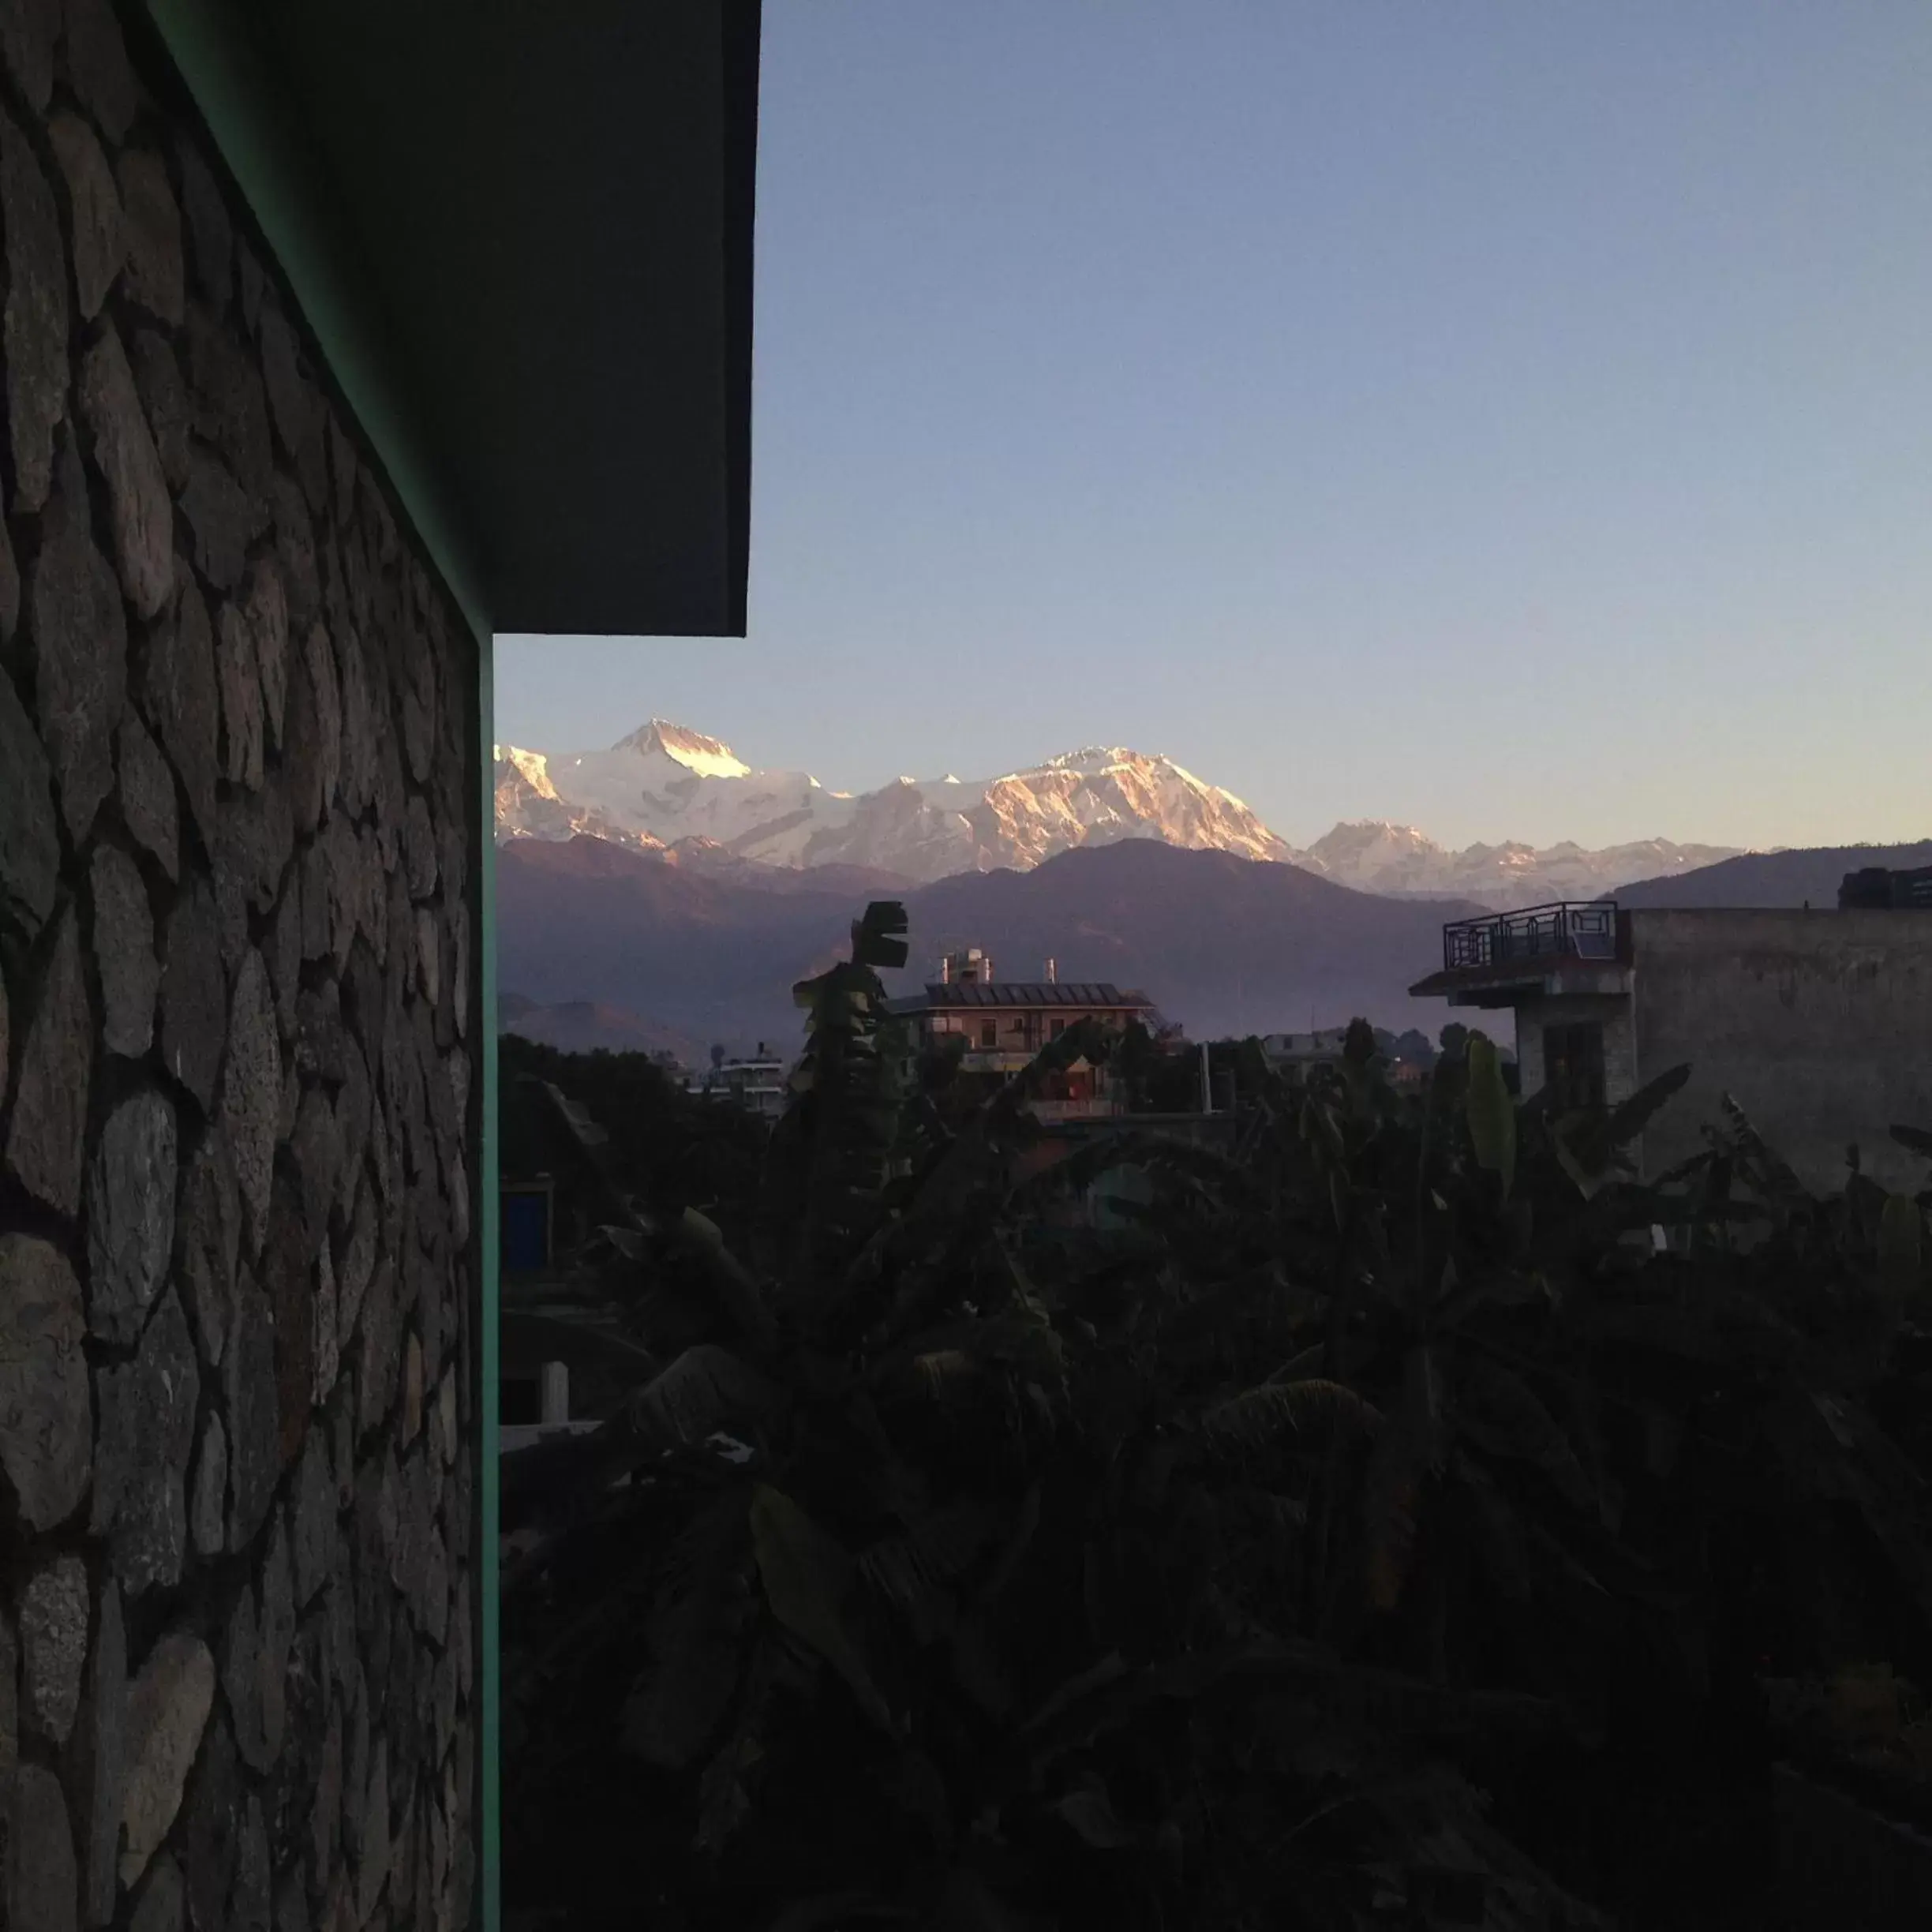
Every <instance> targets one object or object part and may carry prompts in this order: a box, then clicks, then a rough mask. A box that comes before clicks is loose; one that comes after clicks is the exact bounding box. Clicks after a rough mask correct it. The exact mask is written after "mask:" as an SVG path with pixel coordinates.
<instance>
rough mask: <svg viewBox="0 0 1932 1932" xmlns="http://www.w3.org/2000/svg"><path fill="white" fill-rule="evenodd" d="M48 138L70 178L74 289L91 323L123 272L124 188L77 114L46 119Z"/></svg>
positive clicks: (55, 157) (63, 170)
mask: <svg viewBox="0 0 1932 1932" xmlns="http://www.w3.org/2000/svg"><path fill="white" fill-rule="evenodd" d="M47 140H48V142H49V144H51V146H52V148H53V150H54V159H55V160H56V161H58V163H60V170H61V173H62V174H63V175H65V176H66V180H67V204H68V206H69V208H72V209H73V270H74V287H75V292H76V294H77V296H78V298H79V300H80V313H81V316H82V317H83V318H84V320H88V321H90V322H91V321H92V320H93V319H94V317H95V316H97V315H99V313H100V310H101V304H102V303H103V302H104V301H106V300H107V291H108V290H109V289H110V288H111V287H112V286H114V277H115V276H116V275H118V274H119V273H120V272H121V262H122V254H123V252H124V244H123V242H122V230H121V195H120V191H119V189H117V188H116V186H115V185H114V170H113V169H111V168H110V167H108V165H107V156H106V155H104V154H103V153H102V152H101V145H100V143H99V140H96V139H95V135H94V130H93V129H92V128H91V127H89V126H88V124H87V123H86V122H84V121H83V120H82V119H81V118H80V116H79V115H78V114H55V115H54V117H53V118H52V119H51V120H50V121H49V122H48V123H47Z"/></svg>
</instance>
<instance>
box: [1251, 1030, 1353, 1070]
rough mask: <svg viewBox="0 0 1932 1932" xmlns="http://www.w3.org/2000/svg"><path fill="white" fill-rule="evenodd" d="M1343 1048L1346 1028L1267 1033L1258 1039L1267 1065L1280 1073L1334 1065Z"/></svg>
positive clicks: (1338, 1060)
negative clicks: (1267, 1062) (1307, 1031)
mask: <svg viewBox="0 0 1932 1932" xmlns="http://www.w3.org/2000/svg"><path fill="white" fill-rule="evenodd" d="M1347 1045H1348V1028H1346V1027H1322V1028H1318V1029H1317V1030H1316V1032H1312V1033H1267V1034H1264V1035H1263V1036H1262V1039H1261V1050H1262V1052H1263V1053H1264V1054H1266V1055H1267V1059H1268V1061H1269V1064H1270V1065H1272V1066H1275V1067H1276V1068H1278V1069H1279V1070H1280V1071H1281V1072H1282V1073H1306V1072H1307V1071H1308V1069H1309V1068H1310V1067H1318V1066H1335V1065H1339V1063H1340V1061H1341V1059H1342V1051H1343V1049H1344V1048H1346V1046H1347Z"/></svg>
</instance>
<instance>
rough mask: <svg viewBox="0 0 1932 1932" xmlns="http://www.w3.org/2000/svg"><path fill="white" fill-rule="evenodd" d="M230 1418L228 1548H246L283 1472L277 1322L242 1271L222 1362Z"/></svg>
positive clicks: (223, 1383)
mask: <svg viewBox="0 0 1932 1932" xmlns="http://www.w3.org/2000/svg"><path fill="white" fill-rule="evenodd" d="M222 1385H223V1400H224V1402H225V1405H226V1408H227V1422H228V1493H229V1504H230V1509H231V1511H232V1512H233V1514H232V1515H231V1516H230V1520H229V1526H228V1547H229V1548H230V1550H241V1549H245V1548H247V1547H248V1545H249V1544H250V1543H252V1542H253V1541H254V1540H255V1533H256V1531H257V1530H258V1529H260V1527H261V1526H262V1521H263V1518H264V1517H266V1516H267V1515H268V1504H269V1502H270V1500H271V1498H272V1497H273V1496H274V1494H275V1481H276V1479H277V1477H279V1475H280V1473H281V1457H280V1454H279V1433H280V1423H281V1414H280V1409H279V1403H278V1400H277V1396H276V1391H275V1324H274V1321H273V1319H272V1318H271V1315H270V1312H269V1305H268V1297H267V1296H265V1295H264V1294H263V1293H262V1292H261V1290H260V1289H259V1288H257V1287H256V1286H255V1284H254V1282H253V1280H251V1279H249V1275H248V1274H247V1271H245V1270H244V1271H243V1272H242V1274H241V1278H240V1279H239V1280H238V1282H237V1283H236V1289H235V1300H234V1323H233V1325H232V1327H231V1329H230V1334H229V1337H228V1347H227V1353H226V1354H225V1355H224V1357H223V1361H222Z"/></svg>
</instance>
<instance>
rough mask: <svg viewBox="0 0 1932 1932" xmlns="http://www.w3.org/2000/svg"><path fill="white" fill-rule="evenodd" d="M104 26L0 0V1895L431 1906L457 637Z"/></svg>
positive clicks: (453, 1572) (470, 1474) (249, 257)
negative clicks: (1, 423) (0, 279)
mask: <svg viewBox="0 0 1932 1932" xmlns="http://www.w3.org/2000/svg"><path fill="white" fill-rule="evenodd" d="M146 44H147V43H145V42H141V41H139V40H137V39H133V38H124V35H123V32H122V27H121V25H120V24H119V23H118V19H117V16H116V14H115V13H114V10H113V9H112V8H111V6H110V5H109V4H108V0H65V4H64V5H63V4H62V0H0V229H3V230H4V249H3V254H4V272H5V293H4V305H3V309H0V363H3V365H4V369H3V373H4V389H5V398H4V400H5V410H6V419H5V429H4V434H3V435H0V481H3V483H4V490H5V518H4V523H3V524H0V1794H4V1801H3V1802H0V1871H3V1872H4V1877H3V1878H0V1899H4V1900H6V1903H7V1905H8V1907H9V1912H8V1914H7V1915H6V1917H7V1919H8V1922H9V1923H10V1924H11V1925H12V1926H14V1927H17V1928H21V1932H28V1929H31V1932H65V1928H68V1927H71V1926H107V1925H110V1924H111V1925H117V1926H136V1927H138V1928H140V1932H177V1929H178V1928H181V1927H183V1926H195V1927H198V1928H202V1929H203V1932H210V1929H212V1928H214V1927H216V1926H223V1927H228V1926H234V1927H238V1928H239V1927H263V1928H266V1927H268V1926H270V1925H271V1924H272V1925H273V1926H275V1927H276V1928H277V1932H290V1929H291V1928H307V1927H309V1926H315V1927H318V1928H328V1932H338V1929H339V1928H344V1927H352V1926H353V1927H360V1926H369V1925H379V1926H404V1925H408V1926H432V1925H433V1926H458V1925H461V1924H463V1923H466V1922H467V1920H468V1919H469V1916H470V1902H471V1898H472V1893H473V1877H472V1856H471V1840H472V1833H471V1823H470V1822H471V1816H472V1792H473V1791H474V1787H475V1774H476V1765H475V1756H474V1754H475V1727H474V1722H473V1717H472V1713H473V1712H474V1709H475V1708H476V1705H475V1698H476V1687H477V1672H478V1658H477V1640H476V1631H477V1612H478V1609H479V1605H478V1603H477V1599H476V1594H475V1592H474V1589H473V1587H472V1583H471V1576H472V1574H473V1565H472V1554H473V1549H474V1515H475V1503H474V1494H475V1483H476V1475H477V1465H476V1462H475V1456H474V1444H475V1443H476V1440H477V1432H476V1430H475V1428H474V1423H473V1416H474V1397H473V1378H474V1361H473V1354H472V1339H473V1322H472V1314H471V1311H472V1309H473V1307H474V1299H473V1297H474V1293H475V1290H476V1285H477V1256H476V1252H475V1244H474V1241H473V1239H472V1234H471V1220H472V1205H473V1201H472V1193H473V1185H474V1169H473V1166H472V1165H471V1163H472V1162H473V1159H474V1148H475V1146H476V1136H477V1126H476V1119H477V1106H478V1104H479V1103H480V1099H481V1096H480V1094H479V1093H478V1091H477V1085H478V1083H477V1080H476V1079H475V1078H474V1074H473V1071H472V1068H473V1061H472V1058H471V1053H472V1047H473V1043H474V1042H476V1041H477V1039H478V1038H479V1037H480V1034H479V1026H478V1020H477V985H476V979H477V975H475V974H474V972H473V971H472V964H471V962H472V960H473V957H474V948H475V945H476V943H477V936H476V929H475V927H474V889H475V882H476V878H477V871H476V867H475V864H474V859H475V856H476V852H475V847H474V837H475V826H476V811H475V800H476V799H477V792H478V782H479V777H480V773H479V771H478V768H477V744H478V733H477V728H476V719H475V716H474V705H475V702H476V691H477V676H476V670H477V665H476V658H475V648H474V643H473V642H471V640H470V636H469V633H468V632H467V631H466V629H465V627H464V626H463V624H462V620H460V618H459V616H458V613H457V612H456V611H455V608H454V607H453V605H451V601H450V600H449V598H448V597H447V594H446V593H445V592H444V590H443V588H442V587H441V586H440V583H439V582H438V581H437V579H436V577H435V576H434V575H432V572H431V571H429V569H428V568H426V567H425V564H424V563H423V561H422V560H421V555H420V553H419V551H418V549H417V546H416V545H415V544H414V540H413V538H412V537H411V534H410V532H409V530H407V529H406V528H405V527H404V526H402V523H401V522H399V518H398V515H397V514H396V511H395V507H394V506H393V504H392V503H391V500H390V498H389V496H388V493H387V491H386V488H385V485H384V483H383V481H381V480H380V477H378V476H377V475H376V474H375V473H374V471H373V469H372V466H371V465H370V463H369V461H368V460H367V459H366V458H365V455H364V453H363V448H362V445H361V441H360V440H359V437H358V431H357V428H356V425H354V422H353V421H351V420H350V418H349V417H348V416H347V415H346V413H345V412H344V411H343V409H342V408H341V406H340V405H339V402H337V401H336V400H335V399H334V398H333V396H332V395H331V391H330V390H329V388H328V384H327V382H326V380H325V379H324V377H323V376H322V375H321V373H320V370H319V368H318V361H317V358H316V354H315V353H314V351H313V349H312V348H311V346H310V345H309V342H308V340H307V339H306V338H305V335H304V332H303V330H302V327H301V323H300V321H299V319H298V317H297V316H296V315H295V314H294V312H293V309H292V305H291V304H290V301H288V299H287V298H286V295H285V294H284V292H283V290H282V288H281V287H280V286H279V283H278V279H277V276H276V275H275V270H274V268H273V265H272V264H271V262H270V261H269V260H267V259H266V257H265V254H264V250H263V249H262V247H261V245H260V242H259V241H258V240H257V239H256V238H254V237H253V234H252V233H251V232H250V230H249V227H248V224H247V223H246V222H245V219H244V218H243V215H242V213H241V208H240V205H239V202H238V197H236V196H235V195H234V193H233V192H232V190H231V189H230V188H229V187H228V186H227V185H226V182H225V177H224V176H223V174H222V173H221V172H220V170H219V167H217V166H216V165H215V163H214V160H213V157H212V153H211V152H210V150H209V148H208V145H207V144H206V143H205V141H204V140H203V139H202V137H200V135H199V134H198V133H197V131H196V129H195V128H194V126H193V123H192V118H191V116H190V115H189V113H188V112H187V111H186V110H185V108H184V107H182V104H181V102H180V99H179V96H178V94H176V93H175V92H174V91H173V88H174V83H173V79H172V77H171V76H170V74H168V73H166V72H164V71H163V69H162V68H161V67H160V66H159V63H158V62H155V61H154V60H153V59H152V57H150V56H148V54H145V53H144V52H143V51H142V49H143V48H144V47H145V46H146ZM130 48H132V49H133V51H132V53H131V52H130Z"/></svg>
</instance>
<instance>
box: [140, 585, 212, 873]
mask: <svg viewBox="0 0 1932 1932" xmlns="http://www.w3.org/2000/svg"><path fill="white" fill-rule="evenodd" d="M178 586H179V588H178V595H177V596H176V597H175V600H174V612H173V614H172V616H171V618H170V620H169V621H167V623H163V624H161V625H159V626H158V627H156V630H155V635H153V636H152V638H150V639H149V642H148V665H147V675H146V676H145V678H144V680H143V683H142V689H141V701H142V709H143V710H144V711H145V712H146V713H147V716H148V722H149V723H150V724H151V725H153V727H154V728H155V736H157V737H158V738H159V739H160V740H161V743H162V746H163V748H164V749H165V750H166V751H167V754H168V756H169V758H170V759H171V760H172V761H173V762H174V769H175V770H176V772H177V773H178V774H179V775H180V777H181V781H182V790H183V791H185V792H186V793H187V795H188V805H189V810H190V811H192V812H193V814H194V820H195V824H196V826H197V828H198V829H200V833H201V842H202V845H203V848H204V851H206V852H208V853H210V854H212V852H214V849H215V784H216V781H217V780H218V779H219V776H220V769H221V768H220V759H219V744H220V730H221V698H220V692H219V685H218V683H217V682H216V679H215V633H214V631H213V629H212V627H211V626H210V624H209V623H208V606H207V605H205V604H204V603H203V602H202V601H201V593H200V590H197V588H196V586H195V585H194V583H193V581H192V579H191V578H189V575H188V573H187V572H186V571H181V572H179V573H178Z"/></svg>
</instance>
